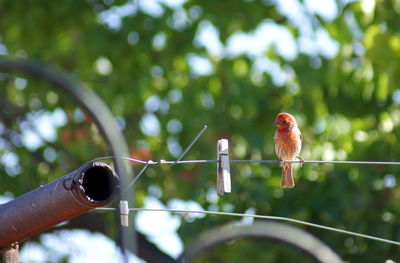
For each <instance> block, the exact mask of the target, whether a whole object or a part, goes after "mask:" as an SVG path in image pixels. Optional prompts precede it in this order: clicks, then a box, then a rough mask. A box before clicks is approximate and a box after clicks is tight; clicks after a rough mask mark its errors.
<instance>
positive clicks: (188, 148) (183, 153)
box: [175, 125, 207, 163]
mask: <svg viewBox="0 0 400 263" xmlns="http://www.w3.org/2000/svg"><path fill="white" fill-rule="evenodd" d="M206 129H207V125H204V126H203V128H202V129H201V131H200V132H199V133H198V134H197V135H196V137H194V139H193V140H192V141H191V142H190V143H189V145H188V146H187V147H186V149H185V150H184V151H183V152H182V153H181V155H180V156H179V157H178V159H176V161H175V163H177V162H179V161H180V160H182V158H183V156H185V154H186V153H187V152H188V151H189V150H190V148H192V146H193V144H195V143H196V141H197V140H198V139H199V138H200V136H201V135H202V134H203V132H204V131H205V130H206Z"/></svg>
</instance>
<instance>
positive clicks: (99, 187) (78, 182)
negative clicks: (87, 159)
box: [72, 162, 119, 207]
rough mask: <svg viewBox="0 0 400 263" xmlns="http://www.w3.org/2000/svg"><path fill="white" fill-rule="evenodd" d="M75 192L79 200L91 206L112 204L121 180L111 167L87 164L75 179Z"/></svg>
mask: <svg viewBox="0 0 400 263" xmlns="http://www.w3.org/2000/svg"><path fill="white" fill-rule="evenodd" d="M73 181H74V182H73V185H74V186H73V187H72V188H73V189H72V190H73V192H74V194H75V195H77V196H76V197H77V199H78V200H79V201H81V202H82V203H84V204H86V205H90V206H94V207H97V206H103V205H106V204H108V203H110V202H111V201H112V200H113V199H114V197H115V194H116V192H117V190H118V186H119V180H118V177H117V176H116V175H115V173H114V171H113V170H112V169H111V167H110V166H109V165H107V164H105V163H102V162H94V163H90V164H87V165H85V166H83V167H81V169H79V170H78V171H77V173H76V174H75V176H74V178H73Z"/></svg>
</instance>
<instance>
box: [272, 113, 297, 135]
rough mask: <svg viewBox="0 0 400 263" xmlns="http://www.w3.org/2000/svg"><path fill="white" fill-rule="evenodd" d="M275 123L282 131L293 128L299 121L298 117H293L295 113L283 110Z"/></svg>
mask: <svg viewBox="0 0 400 263" xmlns="http://www.w3.org/2000/svg"><path fill="white" fill-rule="evenodd" d="M274 125H275V126H276V128H277V129H278V130H280V131H282V130H291V129H293V128H294V127H296V126H297V122H296V119H295V118H294V117H293V115H291V114H289V113H285V112H282V113H279V114H278V115H277V116H276V119H275V121H274Z"/></svg>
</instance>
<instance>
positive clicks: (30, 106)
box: [0, 0, 400, 263]
mask: <svg viewBox="0 0 400 263" xmlns="http://www.w3.org/2000/svg"><path fill="white" fill-rule="evenodd" d="M399 14H400V1H398V0H377V1H374V0H362V1H351V0H338V1H335V0H303V1H300V0H263V1H257V0H231V1H191V0H129V1H120V0H86V1H72V0H63V1H15V0H2V1H0V54H1V55H4V56H11V57H19V58H29V59H36V60H40V61H44V62H46V63H49V64H51V65H53V66H55V67H57V68H59V69H62V70H64V71H66V72H68V73H69V74H71V75H73V76H74V77H75V78H77V79H79V80H80V81H81V82H82V83H83V84H84V85H85V86H87V87H88V88H90V89H92V90H94V91H95V92H96V93H98V94H99V96H100V97H101V98H102V99H104V101H105V102H106V104H107V105H108V106H109V107H110V108H111V110H112V112H113V113H114V114H115V116H116V118H117V121H118V123H119V125H120V127H121V129H122V131H123V133H124V135H125V136H126V138H127V140H128V143H129V149H130V155H131V157H133V158H139V159H143V160H149V159H152V160H159V159H172V160H173V159H174V158H176V157H177V156H179V154H180V153H181V151H182V149H183V148H185V147H186V145H187V144H188V143H189V142H190V141H191V140H192V138H193V137H194V136H195V135H196V134H197V132H198V131H199V130H200V129H201V128H202V127H203V125H208V127H209V128H208V129H207V131H206V133H205V134H204V135H203V136H202V137H201V138H200V140H199V141H198V142H197V143H196V145H195V146H194V147H193V149H191V150H190V152H189V153H188V155H187V156H186V157H185V158H187V159H215V158H216V156H215V155H216V141H217V140H218V139H219V138H228V139H229V140H230V157H231V158H235V159H276V156H275V153H274V145H273V134H274V126H273V120H274V117H275V115H276V114H277V113H279V112H282V111H287V112H290V113H292V114H293V115H295V116H296V118H297V120H298V123H299V126H300V129H301V131H302V133H303V138H304V142H303V150H302V152H301V156H302V157H303V158H304V159H311V160H327V161H329V160H366V161H397V160H399V158H400V147H398V145H399V139H400V130H399V125H400V109H399V104H400V87H399V83H400V34H399V28H400V19H399ZM0 86H1V87H0V89H1V92H0V167H1V169H0V195H1V196H2V197H1V202H6V201H8V200H10V199H12V198H15V197H17V196H19V195H21V194H23V193H26V192H28V191H30V190H32V189H34V188H36V187H38V186H40V185H41V184H45V183H48V182H50V181H52V180H54V179H56V178H58V177H60V176H62V175H65V174H66V173H68V172H70V171H72V170H75V169H76V168H78V167H79V166H80V165H82V164H83V163H84V162H86V161H89V160H91V159H94V158H97V157H100V156H105V155H108V154H109V150H108V149H107V147H106V144H105V142H104V141H103V139H102V137H101V136H100V134H99V131H98V130H97V128H96V127H95V125H94V124H93V122H92V121H91V120H90V118H88V117H87V115H86V113H85V112H84V111H82V110H81V109H79V108H78V107H77V104H76V103H75V102H74V101H73V100H72V99H70V98H68V97H67V96H64V95H63V94H59V93H57V92H56V91H55V90H54V89H53V88H52V87H51V86H50V85H49V84H48V83H46V82H45V81H43V80H40V79H34V78H29V77H27V76H24V75H20V74H17V73H15V74H14V73H12V74H10V73H7V74H6V73H2V74H1V75H0ZM231 168H232V193H231V194H227V195H225V196H224V197H222V198H221V197H218V196H217V194H216V168H215V165H214V164H201V165H200V164H198V165H193V164H191V165H176V166H172V167H171V166H157V167H149V168H148V169H147V170H146V172H145V174H144V175H142V177H141V178H140V180H138V182H137V183H136V184H135V190H136V192H135V199H136V206H137V207H147V208H151V207H158V208H180V209H183V208H187V209H204V210H212V211H228V212H245V213H253V214H265V215H275V216H284V217H291V218H295V219H299V220H305V221H310V222H313V223H318V224H322V225H327V226H331V227H338V228H342V229H346V230H350V231H355V232H359V233H364V234H369V235H375V236H379V237H383V238H387V239H392V240H400V219H399V217H398V215H397V212H398V211H399V208H400V203H399V200H400V188H399V185H398V183H397V181H398V179H397V178H398V176H399V168H398V166H383V165H380V166H378V165H344V164H337V165H332V164H306V165H304V166H303V167H302V168H299V169H296V170H295V174H296V176H295V180H296V184H297V185H296V187H295V188H294V189H281V188H280V187H279V184H280V175H281V171H280V168H279V167H278V165H277V164H246V163H240V164H232V165H231ZM134 169H135V171H138V170H139V169H140V166H134ZM251 222H252V220H248V219H245V220H239V221H237V219H236V218H229V217H222V216H201V215H196V216H193V215H187V216H178V215H172V214H169V213H167V212H164V213H154V212H139V213H137V214H136V225H137V228H138V231H139V232H140V233H141V234H143V236H142V239H141V241H140V242H144V244H147V245H149V246H154V247H153V248H154V249H155V250H156V251H158V252H157V253H156V254H154V253H147V252H142V255H141V259H139V258H138V257H135V256H133V255H131V256H130V259H131V261H132V262H149V263H151V262H169V261H168V260H172V259H173V258H176V257H177V256H178V255H179V254H180V253H181V252H182V250H183V249H184V248H185V247H186V246H187V245H188V244H190V242H191V241H193V240H194V239H195V237H197V236H198V235H199V233H201V232H202V231H204V230H206V229H208V228H209V227H213V226H218V225H222V224H225V223H235V224H236V223H239V224H249V223H251ZM299 227H301V226H299ZM302 228H303V229H305V230H306V231H308V232H310V233H312V234H313V235H315V236H316V237H318V238H319V239H321V240H322V241H323V242H325V243H326V244H328V245H329V246H330V247H331V248H332V249H333V250H335V251H336V252H337V253H338V254H339V255H340V256H341V257H342V258H343V259H345V260H346V261H348V262H384V261H385V260H387V259H396V257H398V255H399V252H400V249H399V248H398V247H397V246H395V245H389V244H385V243H379V242H376V241H370V240H365V239H360V238H355V237H351V236H346V235H342V234H339V233H333V232H327V231H324V230H318V229H313V228H309V227H302ZM116 232H117V231H116V224H115V222H114V218H113V215H112V213H89V214H86V215H83V216H80V217H78V218H76V219H74V220H71V221H69V222H67V223H65V224H63V225H60V226H58V227H56V228H53V229H51V230H49V231H48V232H47V233H44V234H42V235H40V236H37V237H34V238H32V239H30V240H29V241H27V242H24V243H23V245H22V248H21V257H22V261H24V262H83V261H84V262H111V261H110V259H111V260H115V261H116V260H117V259H118V257H120V256H119V253H118V249H117V248H116V247H115V244H114V241H113V240H114V239H115V237H116V236H115V235H116ZM299 257H304V255H301V254H299V252H298V251H293V250H292V249H290V248H288V247H285V246H280V245H276V244H275V243H271V242H261V241H237V242H231V243H229V244H227V245H226V246H224V247H221V248H219V249H217V250H215V251H213V253H212V254H211V255H210V256H209V257H207V258H204V259H202V262H294V261H295V260H296V261H298V260H299ZM249 258H250V259H251V260H249ZM115 261H114V262H115Z"/></svg>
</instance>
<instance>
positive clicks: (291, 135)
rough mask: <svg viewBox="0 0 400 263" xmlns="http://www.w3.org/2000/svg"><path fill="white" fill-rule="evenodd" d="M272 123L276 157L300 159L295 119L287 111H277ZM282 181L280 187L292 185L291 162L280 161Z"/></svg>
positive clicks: (299, 141) (299, 144) (299, 142)
mask: <svg viewBox="0 0 400 263" xmlns="http://www.w3.org/2000/svg"><path fill="white" fill-rule="evenodd" d="M274 124H275V125H276V128H277V131H276V132H275V138H274V139H275V152H276V155H277V156H278V158H279V159H280V160H281V161H282V160H293V159H294V158H299V159H300V160H303V159H301V158H300V157H299V156H298V154H299V153H300V150H301V132H300V130H299V128H298V127H297V122H296V119H295V118H294V117H293V116H292V115H291V114H289V113H279V114H278V115H277V116H276V119H275V122H274ZM281 167H282V181H281V187H283V188H285V187H289V188H292V187H294V180H293V174H292V163H281Z"/></svg>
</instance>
